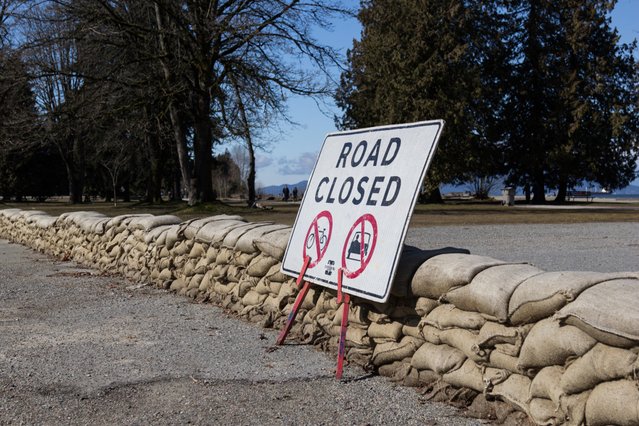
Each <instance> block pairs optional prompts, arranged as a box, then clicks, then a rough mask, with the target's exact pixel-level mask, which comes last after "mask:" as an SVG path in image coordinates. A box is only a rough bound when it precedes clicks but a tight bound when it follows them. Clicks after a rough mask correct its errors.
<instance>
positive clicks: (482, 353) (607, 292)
mask: <svg viewBox="0 0 639 426" xmlns="http://www.w3.org/2000/svg"><path fill="white" fill-rule="evenodd" d="M289 235H290V228H289V227H287V226H283V225H278V224H273V223H268V222H264V223H248V222H246V221H245V220H244V219H242V218H241V217H239V216H227V215H222V216H214V217H209V218H204V219H197V220H192V221H187V222H182V221H181V220H180V219H179V218H177V217H175V216H151V215H125V216H117V217H114V218H109V217H105V216H104V215H101V214H99V213H94V212H76V213H65V214H63V215H60V216H59V217H51V216H48V215H47V214H45V213H43V212H37V211H25V210H18V209H6V210H0V237H2V238H7V239H9V240H12V241H15V242H19V243H21V244H25V245H28V246H30V247H32V248H34V249H36V250H39V251H42V252H44V253H48V254H52V255H55V256H58V257H61V258H65V259H73V260H76V261H78V262H80V263H83V264H86V265H90V266H95V267H98V268H100V269H102V270H104V271H107V272H115V271H117V272H119V273H122V274H124V275H125V276H126V277H128V278H129V279H131V280H134V281H138V282H140V283H153V284H154V285H156V286H158V287H162V288H166V289H169V290H171V291H175V292H176V293H179V294H183V295H187V296H189V297H191V298H194V299H197V300H200V301H210V302H212V303H215V304H217V305H220V306H223V307H224V308H226V309H228V310H230V311H232V312H235V313H236V314H238V315H240V316H242V317H245V318H247V319H249V320H251V321H254V322H260V323H261V324H262V325H263V326H266V327H269V326H274V327H277V328H280V327H281V326H282V325H283V323H284V321H285V319H286V316H287V315H288V313H289V312H290V309H291V307H292V305H293V302H294V300H295V296H296V295H297V291H298V289H297V287H296V285H295V281H294V279H292V278H290V277H288V276H286V275H284V274H282V273H281V272H280V264H281V263H280V262H281V259H282V256H283V254H284V250H285V247H286V243H287V241H288V238H289ZM409 257H410V258H411V259H413V262H412V264H411V262H400V266H401V267H402V268H403V269H402V270H401V271H399V274H398V276H399V278H398V279H397V280H396V282H395V283H394V285H393V294H394V295H393V296H392V297H391V300H390V301H389V303H387V304H384V305H380V304H375V303H370V302H367V301H365V300H362V299H358V298H353V303H352V305H351V309H350V310H349V313H348V314H349V315H348V318H349V325H348V331H347V335H346V339H347V347H348V351H347V359H349V360H350V361H351V362H356V363H359V364H361V365H363V366H366V367H370V368H373V369H375V370H376V371H378V372H379V373H380V374H382V375H384V376H387V377H389V378H390V379H391V380H393V381H395V382H398V383H401V384H404V385H408V386H419V387H422V388H423V389H424V393H425V397H427V398H431V399H435V400H443V401H449V402H460V403H462V404H463V405H467V406H469V408H470V410H471V413H473V412H474V413H476V414H478V415H482V416H483V417H490V418H496V419H497V420H500V421H504V420H513V421H520V420H526V421H532V422H534V423H536V424H543V425H550V424H564V423H565V424H575V425H578V424H588V425H607V424H624V425H626V424H627V425H630V424H639V388H638V382H637V372H638V371H639V360H638V358H637V354H638V353H639V291H638V290H639V274H638V273H637V272H627V273H596V272H544V271H543V270H540V269H539V268H537V267H535V266H533V265H530V264H526V263H507V262H503V261H499V260H496V259H492V258H488V257H483V256H477V255H471V254H467V253H464V252H463V251H460V250H448V252H447V253H444V254H438V253H428V252H424V251H422V252H418V253H415V252H414V251H413V252H411V253H410V256H409V254H408V251H406V256H404V255H403V256H402V258H403V259H404V258H409ZM415 259H419V261H418V262H417V263H415V261H414V260H415ZM335 296H336V295H335V292H334V291H332V290H329V289H324V288H320V287H314V288H313V289H311V291H310V292H309V294H308V295H307V297H306V298H305V300H304V302H303V304H302V309H301V311H300V313H299V315H298V320H297V323H296V325H295V326H294V328H293V331H292V333H291V337H297V338H298V339H300V340H302V341H304V342H306V343H309V344H315V345H320V346H322V348H324V349H325V350H335V349H336V346H337V342H338V334H339V326H340V320H341V317H342V315H341V311H340V310H341V308H342V306H341V305H339V304H338V303H337V300H336V297H335Z"/></svg>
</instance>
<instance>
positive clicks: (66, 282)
mask: <svg viewBox="0 0 639 426" xmlns="http://www.w3.org/2000/svg"><path fill="white" fill-rule="evenodd" d="M0 260H1V261H0V424H89V423H90V424H94V425H95V424H187V423H192V424H231V423H232V424H335V423H343V424H390V423H395V424H406V425H410V424H424V423H426V424H434V423H437V424H451V425H452V424H455V425H471V424H479V422H478V421H477V420H474V419H469V418H466V417H463V416H462V413H461V412H459V411H458V410H456V409H454V408H452V407H449V406H446V405H443V404H436V403H424V402H422V401H420V399H419V394H418V393H417V392H415V390H413V389H409V388H403V387H396V386H393V385H392V384H390V383H389V382H388V381H386V380H385V379H384V378H381V377H371V376H369V375H367V374H366V373H364V372H363V371H362V370H361V369H360V368H358V367H353V368H349V367H347V368H346V371H345V377H346V379H347V380H346V381H345V382H338V381H336V380H335V379H334V377H333V375H334V368H335V360H334V358H333V357H332V356H329V355H327V354H325V353H321V352H319V351H317V350H315V349H314V348H312V347H308V346H304V345H297V344H287V345H285V346H283V347H280V348H278V349H277V350H272V349H273V342H274V341H275V337H276V334H277V332H276V331H274V330H264V329H262V328H260V327H258V326H257V325H254V324H248V323H246V322H243V321H241V320H239V319H236V318H233V317H230V316H228V315H227V314H225V313H224V312H223V311H222V310H221V309H218V308H216V307H214V306H211V305H208V304H205V305H202V304H195V303H193V302H192V301H191V300H190V299H187V298H183V297H178V296H175V295H172V294H169V293H166V292H164V291H161V290H156V289H152V288H148V287H143V288H134V287H133V286H131V283H129V282H127V281H125V280H124V279H122V278H120V277H116V276H104V275H100V274H98V272H96V271H94V270H91V269H86V268H83V267H80V266H78V265H76V264H73V263H71V262H59V261H55V260H52V259H50V258H48V257H46V256H44V255H41V254H37V253H34V252H32V251H30V250H28V249H26V248H24V247H21V246H19V245H15V244H9V243H7V242H6V241H3V240H0Z"/></svg>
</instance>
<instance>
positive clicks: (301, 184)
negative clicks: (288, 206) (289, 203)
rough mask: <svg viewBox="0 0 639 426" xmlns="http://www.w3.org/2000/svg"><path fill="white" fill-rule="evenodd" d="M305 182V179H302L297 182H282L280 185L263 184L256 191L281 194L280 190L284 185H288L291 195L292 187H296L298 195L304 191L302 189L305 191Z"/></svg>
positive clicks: (306, 182)
mask: <svg viewBox="0 0 639 426" xmlns="http://www.w3.org/2000/svg"><path fill="white" fill-rule="evenodd" d="M306 184H308V181H307V180H303V181H301V182H297V183H288V184H282V185H271V186H264V187H261V188H258V193H261V194H264V195H275V196H278V195H279V196H281V195H282V190H283V189H284V186H285V185H286V186H288V189H290V190H291V196H292V192H293V188H295V187H297V191H298V192H299V197H301V196H302V194H303V193H304V191H306Z"/></svg>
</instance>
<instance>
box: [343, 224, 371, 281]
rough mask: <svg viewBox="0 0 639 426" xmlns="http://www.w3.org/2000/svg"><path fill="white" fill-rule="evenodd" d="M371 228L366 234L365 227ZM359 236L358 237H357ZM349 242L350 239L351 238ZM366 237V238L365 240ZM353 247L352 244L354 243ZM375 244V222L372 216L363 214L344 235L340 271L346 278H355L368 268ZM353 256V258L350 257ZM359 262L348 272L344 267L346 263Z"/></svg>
mask: <svg viewBox="0 0 639 426" xmlns="http://www.w3.org/2000/svg"><path fill="white" fill-rule="evenodd" d="M367 223H368V224H369V225H370V227H371V232H370V233H368V232H366V228H367V225H366V224H367ZM358 234H359V236H358ZM353 236H354V238H353V240H352V241H351V237H353ZM367 236H368V238H367ZM355 241H356V243H355V245H354V244H353V242H355ZM376 244H377V221H376V220H375V217H374V216H373V215H372V214H365V215H363V216H361V217H360V218H359V219H357V220H356V221H355V223H354V224H353V226H352V227H351V229H350V231H348V234H347V235H346V240H345V241H344V248H343V249H342V270H343V271H344V276H345V277H346V278H351V279H352V278H357V277H358V276H359V275H360V274H361V273H362V272H363V271H364V269H366V266H368V263H369V262H370V261H371V258H372V257H373V252H374V251H375V245H376ZM351 256H353V257H351ZM347 260H350V261H352V262H359V267H358V268H357V269H355V270H354V271H350V270H349V269H348V268H347V267H346V266H347V265H346V261H347Z"/></svg>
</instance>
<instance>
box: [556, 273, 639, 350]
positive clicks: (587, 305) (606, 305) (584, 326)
mask: <svg viewBox="0 0 639 426" xmlns="http://www.w3.org/2000/svg"><path fill="white" fill-rule="evenodd" d="M556 317H557V318H559V319H561V320H564V321H565V322H566V323H567V324H571V325H574V326H575V327H578V328H579V329H581V330H583V331H584V332H586V333H588V334H590V335H591V336H592V337H593V338H595V339H597V340H598V341H600V342H601V343H605V344H607V345H610V346H617V347H626V348H628V347H632V346H637V345H639V280H635V279H618V280H612V281H606V282H603V283H600V284H597V285H595V286H593V287H590V288H589V289H587V290H584V291H583V292H582V293H581V294H580V295H579V297H577V299H576V300H575V301H574V302H572V303H569V304H568V305H566V306H564V307H563V308H562V309H561V310H560V311H559V312H558V313H557V314H556Z"/></svg>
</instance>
